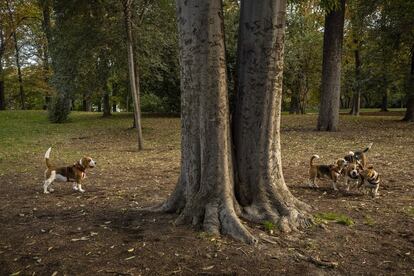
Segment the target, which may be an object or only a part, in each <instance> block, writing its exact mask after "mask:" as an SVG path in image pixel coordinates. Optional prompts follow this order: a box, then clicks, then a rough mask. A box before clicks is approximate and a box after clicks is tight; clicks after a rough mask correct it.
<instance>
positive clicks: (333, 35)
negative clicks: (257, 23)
mask: <svg viewBox="0 0 414 276" xmlns="http://www.w3.org/2000/svg"><path fill="white" fill-rule="evenodd" d="M344 18H345V0H340V5H339V7H338V10H334V11H330V12H329V13H327V14H326V16H325V31H324V37H323V61H322V90H321V97H320V108H319V116H318V124H317V130H320V131H336V130H337V129H338V121H339V98H340V94H341V55H342V41H343V32H344Z"/></svg>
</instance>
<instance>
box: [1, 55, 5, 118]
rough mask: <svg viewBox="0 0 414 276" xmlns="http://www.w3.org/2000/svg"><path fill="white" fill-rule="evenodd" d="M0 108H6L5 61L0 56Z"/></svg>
mask: <svg viewBox="0 0 414 276" xmlns="http://www.w3.org/2000/svg"><path fill="white" fill-rule="evenodd" d="M0 110H6V97H5V96H4V74H3V63H2V60H1V58H0Z"/></svg>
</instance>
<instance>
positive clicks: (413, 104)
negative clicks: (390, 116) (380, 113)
mask: <svg viewBox="0 0 414 276" xmlns="http://www.w3.org/2000/svg"><path fill="white" fill-rule="evenodd" d="M403 121H407V122H414V44H413V47H412V48H411V71H410V79H409V85H408V91H407V111H406V112H405V116H404V118H403Z"/></svg>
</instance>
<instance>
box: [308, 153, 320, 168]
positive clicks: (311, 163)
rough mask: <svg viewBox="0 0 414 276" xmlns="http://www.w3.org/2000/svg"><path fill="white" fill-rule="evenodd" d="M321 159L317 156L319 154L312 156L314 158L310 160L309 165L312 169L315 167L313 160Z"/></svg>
mask: <svg viewBox="0 0 414 276" xmlns="http://www.w3.org/2000/svg"><path fill="white" fill-rule="evenodd" d="M315 158H316V159H319V155H317V154H314V155H312V157H311V159H310V162H309V165H310V166H311V167H312V166H313V159H315Z"/></svg>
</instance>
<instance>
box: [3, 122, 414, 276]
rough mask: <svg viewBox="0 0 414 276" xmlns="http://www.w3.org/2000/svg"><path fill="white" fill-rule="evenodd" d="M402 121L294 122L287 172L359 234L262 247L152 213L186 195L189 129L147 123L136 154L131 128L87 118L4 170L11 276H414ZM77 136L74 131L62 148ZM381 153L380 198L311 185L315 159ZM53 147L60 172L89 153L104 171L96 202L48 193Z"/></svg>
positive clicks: (91, 180)
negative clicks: (184, 146) (332, 125)
mask: <svg viewBox="0 0 414 276" xmlns="http://www.w3.org/2000/svg"><path fill="white" fill-rule="evenodd" d="M79 116H80V115H79ZM398 118H399V117H394V116H383V117H379V116H362V117H360V118H353V117H350V116H341V125H340V131H339V132H336V133H320V132H315V131H314V127H315V125H316V116H315V115H304V116H284V117H283V120H282V150H283V154H282V157H283V169H284V176H285V179H286V182H287V184H288V185H289V186H290V188H291V190H292V192H293V194H294V195H295V196H297V197H299V198H300V199H302V200H303V201H305V202H307V203H309V204H311V205H312V206H313V207H314V209H315V210H314V214H321V213H328V212H334V213H336V214H342V215H345V216H347V217H349V218H350V219H352V221H353V222H354V224H353V225H351V226H346V225H343V224H339V223H336V222H334V221H332V222H324V223H322V224H317V225H315V226H314V227H312V228H310V229H306V230H305V231H303V232H301V233H294V234H289V235H286V234H282V233H279V232H277V231H276V232H275V233H274V237H273V238H272V239H269V238H266V240H263V239H261V240H260V242H259V244H258V245H257V246H250V245H245V244H241V243H239V242H235V241H233V240H231V239H228V238H226V237H222V238H217V237H212V236H209V235H206V234H205V233H203V232H200V231H195V230H194V229H192V228H190V227H181V226H180V227H177V226H174V225H173V221H174V219H175V218H176V215H174V214H157V213H156V214H154V213H147V212H143V211H140V208H141V207H145V206H151V205H153V204H155V203H159V202H161V201H162V199H164V198H166V197H167V196H168V194H169V192H170V191H171V190H172V189H173V187H174V185H175V182H176V179H177V176H178V173H179V154H180V151H179V141H180V139H179V125H180V124H179V119H177V118H145V119H144V136H145V138H146V149H145V150H144V151H143V152H136V151H135V150H134V144H133V142H134V133H133V131H132V130H130V129H128V126H129V124H130V118H129V117H128V118H127V117H125V116H118V117H116V118H114V119H110V120H109V121H106V124H107V125H108V126H110V127H108V128H106V130H105V129H103V128H99V127H98V126H97V125H99V124H100V122H102V120H104V119H100V118H98V117H97V116H96V117H95V115H94V116H92V117H87V118H86V119H85V118H83V117H81V116H80V117H77V119H76V120H74V121H73V122H72V123H70V124H69V125H67V126H65V127H63V129H60V130H56V133H55V132H53V131H48V132H47V133H41V134H36V135H37V136H36V139H34V140H33V141H32V142H31V144H30V145H26V146H25V147H27V150H22V151H21V152H19V153H18V154H17V155H15V157H14V158H11V157H10V159H9V158H7V156H6V157H4V158H3V159H2V158H0V166H6V165H7V166H8V167H7V171H3V172H2V174H1V176H0V274H1V275H9V274H13V275H19V274H20V275H54V276H55V275H169V274H178V275H280V274H288V275H297V274H300V275H359V274H364V275H414V182H413V179H414V125H413V124H405V123H401V122H398V121H397V120H398ZM87 121H88V122H90V125H88V124H87V123H86V122H87ZM44 125H46V124H44ZM92 126H93V127H92ZM37 127H38V128H39V129H40V132H41V129H42V124H39V126H37ZM33 128H36V127H33ZM65 129H66V130H67V129H70V130H71V131H70V132H69V134H67V135H66V136H62V133H63V132H64V131H66V130H65ZM27 131H29V130H27ZM31 131H33V130H31ZM65 133H66V132H65ZM369 142H373V143H374V145H373V147H372V149H371V151H370V152H369V153H368V158H369V163H370V164H373V165H374V166H375V168H376V169H377V170H378V171H379V172H380V173H381V175H382V183H381V186H380V189H379V192H380V196H379V197H378V198H376V199H371V198H370V197H369V196H368V195H363V194H361V193H360V192H358V191H356V190H355V189H354V190H351V191H350V192H348V193H347V192H345V191H344V187H343V186H342V187H341V190H340V191H338V192H335V191H333V190H332V189H331V187H330V185H329V182H328V181H321V182H320V188H318V189H311V188H308V187H307V186H306V185H305V182H306V177H307V170H308V162H309V158H310V156H311V155H313V154H319V155H320V156H321V159H320V160H319V161H318V162H320V163H332V161H334V160H335V159H336V158H338V157H342V156H343V155H345V154H346V153H347V152H348V151H349V150H357V149H361V148H363V147H364V146H365V145H367V144H368V143H369ZM49 144H51V145H53V150H52V153H51V160H52V162H53V163H55V164H71V163H73V162H74V161H76V160H78V158H79V157H80V155H81V154H84V153H85V154H90V155H91V156H92V157H94V158H95V159H96V160H97V163H98V164H97V165H98V166H97V168H95V169H93V170H90V171H88V172H87V177H88V178H87V179H86V183H85V185H84V186H85V189H86V190H87V191H86V192H85V193H84V194H80V193H76V192H74V191H72V190H71V187H70V185H69V184H67V183H57V184H55V185H54V186H55V192H53V193H52V194H48V195H44V194H43V193H42V178H43V171H44V168H45V165H44V161H43V159H42V157H43V155H44V152H45V151H46V149H47V148H48V147H49ZM16 147H17V145H16ZM250 227H251V229H252V231H253V232H254V234H255V235H256V236H258V237H259V238H260V237H262V236H263V234H264V233H265V229H264V227H263V226H261V225H250ZM318 260H322V261H321V262H319V261H318ZM324 264H326V265H324Z"/></svg>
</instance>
